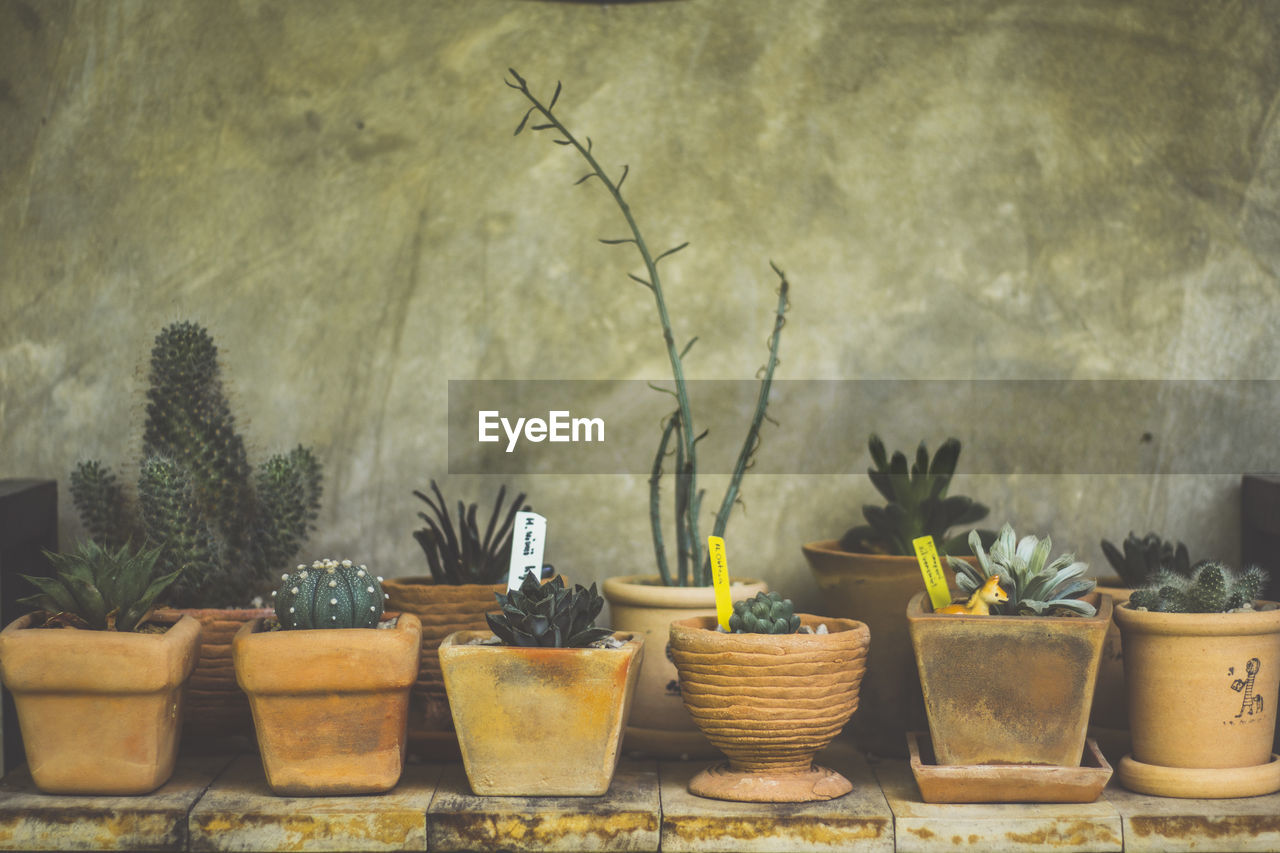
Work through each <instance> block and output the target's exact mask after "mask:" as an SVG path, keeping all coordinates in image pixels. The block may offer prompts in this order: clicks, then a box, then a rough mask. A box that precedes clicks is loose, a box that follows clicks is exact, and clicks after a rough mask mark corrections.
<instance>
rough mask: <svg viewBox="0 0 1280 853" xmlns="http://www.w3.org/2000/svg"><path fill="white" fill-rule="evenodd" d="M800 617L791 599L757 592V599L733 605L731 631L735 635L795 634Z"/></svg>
mask: <svg viewBox="0 0 1280 853" xmlns="http://www.w3.org/2000/svg"><path fill="white" fill-rule="evenodd" d="M799 630H800V617H799V616H797V615H796V613H795V607H794V606H793V605H792V604H791V599H789V598H783V597H782V596H780V595H778V593H776V592H757V593H756V595H755V598H748V599H746V600H745V601H735V602H734V603H733V615H732V616H730V617H729V631H730V632H731V633H734V634H794V633H796V632H797V631H799Z"/></svg>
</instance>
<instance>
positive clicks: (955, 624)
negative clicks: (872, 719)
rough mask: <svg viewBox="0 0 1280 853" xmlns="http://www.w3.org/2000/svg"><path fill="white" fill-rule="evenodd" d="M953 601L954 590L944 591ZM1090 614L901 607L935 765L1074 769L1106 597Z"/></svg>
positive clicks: (914, 603) (917, 604)
mask: <svg viewBox="0 0 1280 853" xmlns="http://www.w3.org/2000/svg"><path fill="white" fill-rule="evenodd" d="M952 595H953V597H958V596H959V595H960V594H958V593H955V592H953V593H952ZM1088 600H1089V601H1090V602H1092V603H1093V604H1094V605H1095V606H1096V607H1097V608H1098V612H1097V615H1095V616H1090V617H1066V616H1063V617H1055V616H965V615H940V614H936V613H933V612H932V609H931V608H930V607H929V604H928V596H927V595H926V594H925V593H923V592H921V593H918V594H916V595H914V596H912V598H911V602H910V603H909V604H908V605H907V624H908V626H909V628H910V631H911V643H912V645H913V647H914V648H915V654H916V663H917V665H918V666H919V669H920V684H921V687H922V688H923V691H924V704H925V711H926V714H927V716H928V718H929V731H930V734H931V735H932V739H933V749H934V753H935V755H936V756H937V759H938V763H939V764H961V765H974V764H1055V765H1059V766H1065V767H1079V766H1080V760H1081V758H1082V757H1083V755H1084V742H1085V738H1086V736H1087V734H1088V728H1089V709H1090V707H1091V706H1092V704H1093V687H1094V684H1095V683H1096V682H1097V678H1098V664H1099V660H1100V659H1101V657H1102V643H1103V641H1104V640H1105V638H1106V635H1107V625H1108V624H1109V623H1110V622H1111V598H1110V597H1109V596H1106V595H1099V594H1098V593H1093V594H1092V595H1091V596H1090V597H1089V598H1088Z"/></svg>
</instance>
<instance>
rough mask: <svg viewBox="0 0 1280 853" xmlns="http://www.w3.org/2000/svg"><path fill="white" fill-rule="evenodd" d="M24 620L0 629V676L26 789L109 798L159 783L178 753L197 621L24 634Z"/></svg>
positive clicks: (142, 791)
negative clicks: (153, 629)
mask: <svg viewBox="0 0 1280 853" xmlns="http://www.w3.org/2000/svg"><path fill="white" fill-rule="evenodd" d="M33 621H34V616H33V615H32V614H28V615H26V616H23V617H21V618H19V619H17V620H16V621H14V622H11V623H10V624H9V625H8V626H6V627H5V629H4V631H3V632H0V676H3V679H4V685H5V687H8V688H9V690H10V691H12V693H13V698H14V702H15V704H16V706H17V709H18V724H19V725H20V726H21V727H22V744H23V746H24V747H25V748H26V751H27V764H28V766H29V767H30V770H31V779H32V781H33V782H34V783H35V785H36V787H37V788H39V789H40V790H41V791H44V792H45V793H47V794H98V795H116V794H146V793H148V792H150V791H154V790H155V789H156V788H158V787H160V786H161V785H163V784H164V783H165V782H166V781H167V780H168V779H169V777H170V776H171V775H172V774H173V765H174V760H175V759H176V757H177V754H178V738H179V736H180V735H181V732H182V705H183V686H184V685H185V684H186V681H187V679H188V678H189V677H190V676H191V671H192V670H193V669H194V668H195V665H196V658H197V657H198V656H199V654H200V623H198V622H197V621H196V620H195V619H192V618H190V617H180V618H177V619H175V620H173V621H172V624H171V627H170V628H169V629H168V630H167V631H165V632H164V633H163V634H138V633H133V632H118V631H87V630H85V631H82V630H76V629H70V628H59V629H43V628H31V627H30V626H31V624H32V623H33ZM152 621H156V622H163V621H167V620H165V619H162V618H155V619H153V620H152Z"/></svg>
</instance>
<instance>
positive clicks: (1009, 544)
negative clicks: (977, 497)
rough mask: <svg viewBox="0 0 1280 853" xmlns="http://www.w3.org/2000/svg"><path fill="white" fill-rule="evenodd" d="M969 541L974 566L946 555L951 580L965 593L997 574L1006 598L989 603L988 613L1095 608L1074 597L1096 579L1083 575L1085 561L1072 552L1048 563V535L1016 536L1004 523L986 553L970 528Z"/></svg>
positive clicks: (1038, 613) (1088, 611)
mask: <svg viewBox="0 0 1280 853" xmlns="http://www.w3.org/2000/svg"><path fill="white" fill-rule="evenodd" d="M969 546H970V547H971V548H972V549H973V553H974V556H976V557H977V558H978V564H979V565H978V567H977V568H975V567H974V566H972V565H970V564H969V563H968V562H966V561H965V560H957V559H956V558H955V557H949V558H948V560H949V561H950V563H951V568H952V570H953V571H954V572H955V573H956V582H957V583H958V584H959V585H960V588H961V589H963V590H964V591H966V592H968V593H970V594H972V593H973V592H974V591H975V590H977V589H979V588H980V587H981V586H982V584H983V583H985V582H986V580H987V578H989V577H990V576H991V575H994V574H998V575H1000V588H1001V589H1003V590H1004V591H1005V592H1006V593H1007V594H1008V596H1009V600H1008V601H1007V602H1004V603H1002V604H993V605H992V606H991V612H992V613H999V614H1016V615H1028V616H1030V615H1034V616H1043V615H1046V614H1047V615H1054V614H1055V613H1063V612H1066V613H1075V614H1079V615H1082V616H1093V615H1095V614H1096V613H1097V612H1098V611H1097V608H1096V607H1094V606H1093V605H1092V604H1090V603H1089V602H1087V601H1081V600H1080V597H1081V596H1083V595H1088V594H1089V593H1090V592H1093V588H1094V587H1095V586H1097V583H1098V582H1097V581H1095V580H1093V579H1092V578H1086V577H1085V576H1084V573H1085V572H1086V571H1088V570H1089V564H1088V563H1083V562H1079V561H1077V560H1076V555H1075V554H1063V555H1061V556H1060V557H1058V558H1057V559H1056V560H1054V561H1053V562H1049V552H1050V551H1051V550H1052V549H1053V540H1051V539H1050V538H1049V537H1048V536H1046V537H1044V538H1043V539H1039V538H1037V537H1035V536H1024V537H1023V538H1022V539H1021V540H1019V539H1018V538H1017V534H1015V533H1014V532H1013V527H1012V526H1010V525H1008V524H1006V525H1005V526H1004V527H1002V528H1000V533H999V535H998V536H996V541H995V543H994V544H993V545H992V546H991V553H990V554H989V555H988V554H987V552H986V551H985V550H984V549H983V547H982V540H981V537H980V536H979V535H978V531H976V530H973V531H970V533H969Z"/></svg>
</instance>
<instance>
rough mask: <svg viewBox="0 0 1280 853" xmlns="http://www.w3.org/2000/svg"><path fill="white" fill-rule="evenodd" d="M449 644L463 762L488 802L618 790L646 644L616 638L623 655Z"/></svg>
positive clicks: (448, 682)
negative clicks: (618, 771)
mask: <svg viewBox="0 0 1280 853" xmlns="http://www.w3.org/2000/svg"><path fill="white" fill-rule="evenodd" d="M492 636H493V635H492V633H491V632H490V631H487V630H485V631H459V632H457V633H455V634H450V635H449V636H448V637H446V638H445V639H444V642H442V643H441V644H440V649H439V657H440V665H441V669H442V671H443V673H444V682H445V686H446V688H447V689H448V691H449V705H450V707H451V708H452V712H453V723H454V728H455V729H456V730H457V732H458V745H459V746H460V747H461V749H462V763H463V765H464V767H465V768H466V771H467V779H468V780H469V781H470V782H471V790H472V791H474V792H475V793H476V794H477V795H479V796H522V797H597V796H600V795H602V794H604V793H605V792H607V791H608V790H609V784H610V782H611V781H612V780H613V772H614V770H615V769H616V768H617V766H618V756H619V754H620V753H621V748H622V729H623V726H624V725H625V724H626V720H627V716H628V714H629V713H630V711H631V699H632V695H633V694H634V693H635V686H636V680H637V678H638V676H639V674H640V663H641V661H642V660H643V652H644V639H643V638H641V637H638V636H635V635H633V634H624V633H616V634H614V637H615V638H617V639H619V640H621V641H623V643H624V645H623V647H622V648H621V649H598V648H585V649H549V648H520V647H516V646H497V645H468V644H469V643H470V641H471V640H474V639H487V638H489V637H492Z"/></svg>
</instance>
